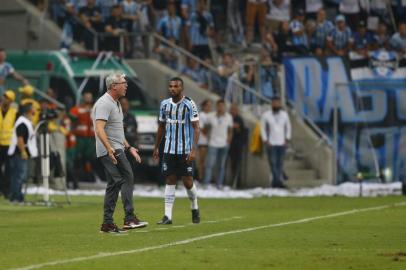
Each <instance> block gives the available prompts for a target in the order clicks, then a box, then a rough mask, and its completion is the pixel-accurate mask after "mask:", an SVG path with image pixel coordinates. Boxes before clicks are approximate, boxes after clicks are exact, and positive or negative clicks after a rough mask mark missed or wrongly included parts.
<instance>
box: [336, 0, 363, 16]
mask: <svg viewBox="0 0 406 270" xmlns="http://www.w3.org/2000/svg"><path fill="white" fill-rule="evenodd" d="M339 10H340V12H341V13H344V14H355V13H359V12H360V7H359V0H341V3H340V7H339Z"/></svg>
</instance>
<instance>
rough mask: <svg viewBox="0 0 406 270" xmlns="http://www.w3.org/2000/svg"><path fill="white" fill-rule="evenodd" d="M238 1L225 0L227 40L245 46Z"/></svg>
mask: <svg viewBox="0 0 406 270" xmlns="http://www.w3.org/2000/svg"><path fill="white" fill-rule="evenodd" d="M240 10H241V8H240V1H238V0H237V1H236V0H227V28H226V29H227V32H228V41H229V42H230V43H232V44H237V45H238V46H243V47H245V46H246V45H247V44H246V43H245V38H244V27H243V25H242V16H241V12H240Z"/></svg>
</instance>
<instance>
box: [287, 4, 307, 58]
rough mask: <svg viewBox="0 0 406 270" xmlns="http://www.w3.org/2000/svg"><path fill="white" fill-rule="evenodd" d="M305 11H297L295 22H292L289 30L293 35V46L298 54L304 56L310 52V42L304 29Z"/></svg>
mask: <svg viewBox="0 0 406 270" xmlns="http://www.w3.org/2000/svg"><path fill="white" fill-rule="evenodd" d="M304 19H305V16H304V11H303V10H301V9H299V10H297V12H296V14H295V17H294V19H293V21H291V22H290V24H289V28H290V31H291V33H292V45H293V49H294V51H295V52H296V53H298V54H300V55H303V54H307V53H308V52H309V42H308V39H307V35H306V31H305V28H304V25H303V23H304Z"/></svg>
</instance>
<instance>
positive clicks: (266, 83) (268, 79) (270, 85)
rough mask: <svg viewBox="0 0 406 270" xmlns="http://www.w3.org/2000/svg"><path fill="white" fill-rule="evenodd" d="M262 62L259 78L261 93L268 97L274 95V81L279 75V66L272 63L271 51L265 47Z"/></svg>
mask: <svg viewBox="0 0 406 270" xmlns="http://www.w3.org/2000/svg"><path fill="white" fill-rule="evenodd" d="M260 59H261V63H260V67H259V79H260V85H261V95H262V96H264V97H266V98H272V97H273V96H274V89H275V87H274V81H275V80H276V79H277V77H278V70H277V67H276V66H275V65H274V64H272V59H271V56H270V54H269V52H268V51H267V50H265V49H262V50H261V58H260Z"/></svg>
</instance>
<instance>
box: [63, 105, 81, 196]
mask: <svg viewBox="0 0 406 270" xmlns="http://www.w3.org/2000/svg"><path fill="white" fill-rule="evenodd" d="M61 114H62V115H63V116H61V118H62V126H63V128H64V129H65V130H66V138H65V149H66V152H65V154H66V181H67V183H68V185H71V186H70V187H71V188H73V189H78V188H79V179H78V178H77V177H76V175H75V157H76V136H75V134H74V133H73V126H72V119H71V118H70V117H69V116H68V115H67V113H66V112H65V111H63V112H61ZM70 183H72V184H70Z"/></svg>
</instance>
